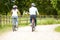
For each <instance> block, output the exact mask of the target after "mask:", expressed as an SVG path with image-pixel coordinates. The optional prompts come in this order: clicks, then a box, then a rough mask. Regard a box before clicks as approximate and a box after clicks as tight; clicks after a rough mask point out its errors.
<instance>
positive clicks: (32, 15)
mask: <svg viewBox="0 0 60 40" xmlns="http://www.w3.org/2000/svg"><path fill="white" fill-rule="evenodd" d="M35 6H36V5H35V4H34V3H32V4H31V7H30V8H29V14H30V23H31V24H30V25H32V18H34V21H35V26H36V14H38V15H39V13H38V9H37V8H36V7H35Z"/></svg>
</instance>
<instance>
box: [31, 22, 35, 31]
mask: <svg viewBox="0 0 60 40" xmlns="http://www.w3.org/2000/svg"><path fill="white" fill-rule="evenodd" d="M33 31H35V23H34V24H32V32H33Z"/></svg>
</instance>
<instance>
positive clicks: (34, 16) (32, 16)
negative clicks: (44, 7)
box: [30, 15, 36, 26]
mask: <svg viewBox="0 0 60 40" xmlns="http://www.w3.org/2000/svg"><path fill="white" fill-rule="evenodd" d="M32 18H34V21H35V26H36V15H30V23H32Z"/></svg>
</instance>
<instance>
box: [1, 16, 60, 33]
mask: <svg viewBox="0 0 60 40" xmlns="http://www.w3.org/2000/svg"><path fill="white" fill-rule="evenodd" d="M2 19H3V20H4V19H5V18H2ZM29 19H30V18H29V17H27V18H26V17H21V18H18V25H19V26H20V27H25V26H27V25H29V24H30V21H29ZM5 20H8V21H7V22H6V21H2V27H0V33H4V32H5V31H10V30H12V19H11V17H10V19H9V18H7V19H5ZM9 20H10V22H9ZM5 22H6V24H5ZM49 24H60V19H58V20H57V19H54V18H37V25H49Z"/></svg>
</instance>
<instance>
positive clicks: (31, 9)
mask: <svg viewBox="0 0 60 40" xmlns="http://www.w3.org/2000/svg"><path fill="white" fill-rule="evenodd" d="M36 13H38V10H37V8H36V7H31V8H29V14H30V15H36Z"/></svg>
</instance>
